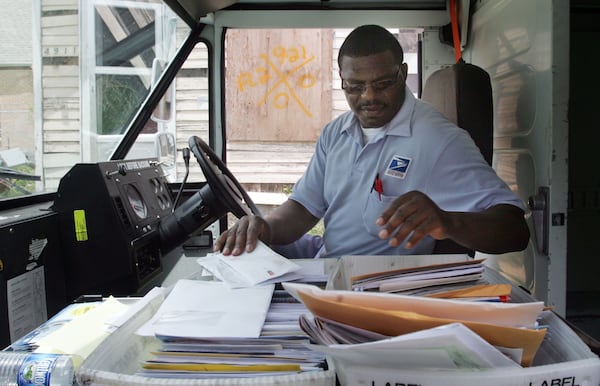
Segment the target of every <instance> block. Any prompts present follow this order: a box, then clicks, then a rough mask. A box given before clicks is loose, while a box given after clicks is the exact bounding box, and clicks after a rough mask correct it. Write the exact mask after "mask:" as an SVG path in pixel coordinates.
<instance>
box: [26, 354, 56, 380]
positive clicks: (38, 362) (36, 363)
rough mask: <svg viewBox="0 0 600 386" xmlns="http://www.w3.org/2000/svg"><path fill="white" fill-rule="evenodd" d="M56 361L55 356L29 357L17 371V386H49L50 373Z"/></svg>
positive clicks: (36, 355)
mask: <svg viewBox="0 0 600 386" xmlns="http://www.w3.org/2000/svg"><path fill="white" fill-rule="evenodd" d="M57 359H58V355H55V354H32V355H29V356H28V357H27V358H25V360H24V361H23V363H22V364H21V368H20V369H19V374H18V375H17V384H18V385H19V386H30V385H35V386H48V385H50V371H51V370H52V367H54V362H56V361H57Z"/></svg>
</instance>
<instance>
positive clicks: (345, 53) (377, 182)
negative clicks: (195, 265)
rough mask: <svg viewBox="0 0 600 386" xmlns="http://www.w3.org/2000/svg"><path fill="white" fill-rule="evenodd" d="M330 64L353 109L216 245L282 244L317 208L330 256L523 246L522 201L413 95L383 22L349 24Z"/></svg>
mask: <svg viewBox="0 0 600 386" xmlns="http://www.w3.org/2000/svg"><path fill="white" fill-rule="evenodd" d="M338 64H339V68H340V77H341V79H342V88H343V90H344V93H345V95H346V100H347V101H348V104H349V106H350V108H351V111H349V112H347V113H345V114H342V115H341V116H339V117H338V118H336V119H334V120H333V121H332V122H330V123H329V124H327V125H326V126H325V127H324V129H323V131H322V133H321V135H320V137H319V139H318V141H317V145H316V148H315V154H314V155H313V157H312V159H311V161H310V163H309V165H308V168H307V170H306V172H305V173H304V175H303V176H302V178H301V179H300V180H299V181H298V182H297V183H296V184H295V186H294V189H293V192H292V194H291V195H290V197H289V199H288V200H287V201H286V202H284V203H283V204H282V205H281V206H279V207H277V208H276V209H274V210H273V211H271V213H269V214H268V215H267V216H265V217H264V218H261V217H258V216H245V217H243V218H241V219H240V220H239V221H238V222H237V223H236V224H234V225H233V226H232V227H231V228H230V229H229V230H227V231H225V232H223V233H222V234H221V235H220V236H219V238H218V239H217V241H216V243H215V250H220V251H222V253H223V254H225V255H228V254H233V255H239V254H240V253H242V252H244V251H248V252H250V251H252V250H253V249H254V248H255V246H256V243H257V240H259V239H260V240H262V241H263V242H265V243H266V244H268V245H271V246H281V245H288V244H290V243H294V242H296V241H297V240H299V239H301V238H302V237H303V235H304V234H305V233H306V232H307V231H308V230H310V229H311V228H312V227H313V226H314V225H315V224H316V223H317V222H318V221H319V219H321V218H323V221H324V225H325V233H324V235H323V240H322V241H323V242H324V251H325V255H326V256H328V257H338V256H342V255H364V254H387V255H391V254H395V255H399V254H427V253H431V252H432V251H433V247H434V244H435V240H443V239H451V240H453V241H454V242H456V243H458V244H460V245H462V246H464V247H466V248H468V249H472V250H477V251H481V252H485V253H506V252H511V251H517V250H523V249H524V248H525V247H526V246H527V244H528V241H529V229H528V227H527V224H526V222H525V220H524V208H523V204H522V201H521V200H520V199H519V198H518V197H517V196H516V195H515V194H514V193H512V191H511V190H510V189H509V188H508V186H507V185H506V184H505V183H504V182H503V181H502V180H501V179H500V178H499V177H498V176H497V175H496V173H495V172H494V170H493V169H492V168H491V167H490V166H489V165H488V164H487V162H486V161H485V160H484V159H483V156H482V155H481V153H480V151H479V149H478V148H477V146H476V145H475V143H474V142H473V141H472V139H471V137H470V136H469V134H468V133H467V132H466V131H464V130H463V129H460V128H458V127H457V126H456V125H454V124H453V123H451V122H450V121H448V120H447V119H446V118H444V117H443V116H442V115H441V114H440V113H439V112H437V111H436V110H434V109H433V108H432V107H431V106H430V105H428V104H427V103H424V102H422V101H420V100H417V99H416V98H415V97H414V96H413V95H412V93H411V92H410V90H409V89H408V88H407V87H406V84H405V81H406V76H407V65H406V63H404V60H403V51H402V47H401V46H400V44H399V43H398V41H397V39H396V38H395V37H394V36H393V35H392V34H391V33H389V32H388V31H387V30H386V29H385V28H382V27H379V26H375V25H365V26H361V27H358V28H356V29H355V30H354V31H352V32H351V33H350V34H349V35H348V37H347V38H346V40H345V41H344V43H343V44H342V46H341V47H340V50H339V56H338ZM317 240H318V241H320V239H317ZM311 245H312V246H314V247H315V249H316V248H317V247H320V246H321V245H320V244H319V245H314V244H311ZM303 253H307V254H308V253H309V252H303ZM310 253H312V252H310ZM296 257H312V256H310V255H306V256H296Z"/></svg>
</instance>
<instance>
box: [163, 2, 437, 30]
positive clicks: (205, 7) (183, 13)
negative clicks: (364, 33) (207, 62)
mask: <svg viewBox="0 0 600 386" xmlns="http://www.w3.org/2000/svg"><path fill="white" fill-rule="evenodd" d="M164 2H165V3H166V4H167V5H168V6H169V7H171V9H173V11H175V12H176V13H177V14H178V15H179V16H180V17H181V18H182V19H183V20H184V21H185V22H186V23H187V24H189V25H190V26H192V27H193V26H195V25H196V24H197V23H198V21H199V20H200V19H201V18H203V17H205V16H206V15H207V14H209V13H212V12H215V11H218V10H221V9H231V10H261V9H264V10H278V9H297V10H318V9H323V10H327V9H347V10H352V9H393V10H402V9H406V10H443V9H446V3H447V0H371V1H370V0H320V1H319V0H294V1H292V0H289V1H285V0H164Z"/></svg>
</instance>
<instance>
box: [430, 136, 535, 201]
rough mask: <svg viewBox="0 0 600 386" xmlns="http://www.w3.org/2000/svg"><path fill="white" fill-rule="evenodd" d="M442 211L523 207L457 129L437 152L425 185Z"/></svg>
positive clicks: (473, 144) (477, 149)
mask: <svg viewBox="0 0 600 386" xmlns="http://www.w3.org/2000/svg"><path fill="white" fill-rule="evenodd" d="M426 192H427V194H428V195H429V196H430V197H431V198H432V199H433V200H434V201H435V202H436V203H437V204H438V206H439V207H440V208H442V209H444V210H449V211H482V210H485V209H488V208H490V207H492V206H494V205H499V204H510V205H514V206H517V207H519V208H521V209H525V208H524V205H523V202H522V200H521V199H520V198H519V197H518V196H517V195H516V194H515V193H514V192H513V191H512V190H511V189H510V188H509V186H508V185H507V184H506V183H505V182H504V181H503V180H502V179H501V178H500V177H499V176H498V175H497V174H496V172H495V171H494V169H493V168H492V167H491V166H490V165H489V164H488V163H487V162H486V161H485V160H484V158H483V156H482V155H481V152H480V151H479V148H478V147H477V145H475V143H474V142H473V140H472V139H471V137H470V136H469V134H468V133H467V132H463V131H459V132H458V133H457V135H455V136H454V137H453V138H452V140H450V141H448V142H447V143H446V147H445V148H444V149H443V151H441V152H440V155H439V157H438V159H437V160H436V162H435V163H434V167H433V168H432V173H431V177H430V178H429V182H428V184H427V188H426Z"/></svg>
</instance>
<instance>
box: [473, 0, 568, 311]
mask: <svg viewBox="0 0 600 386" xmlns="http://www.w3.org/2000/svg"><path fill="white" fill-rule="evenodd" d="M471 27H472V30H471V36H470V39H469V44H468V46H467V49H466V52H465V57H466V59H467V61H469V60H470V61H471V62H472V63H473V64H476V65H479V66H481V67H483V68H484V69H485V70H487V71H488V73H489V74H490V77H491V79H492V89H493V98H494V160H493V165H494V168H495V169H496V171H497V172H498V174H499V175H500V176H501V177H502V178H503V179H504V180H505V181H506V182H507V183H508V184H509V185H510V186H511V188H513V189H514V190H515V191H516V192H517V193H518V194H519V195H520V197H521V198H522V199H523V202H524V203H526V204H527V203H528V202H529V201H530V199H533V198H535V199H537V200H538V201H540V206H544V203H543V202H542V201H544V200H543V199H544V197H542V196H541V195H538V194H539V193H540V191H544V189H545V188H547V189H548V196H547V199H546V202H545V207H546V212H544V211H543V210H536V211H529V213H528V223H529V226H530V230H531V235H532V238H531V242H530V245H529V247H528V248H527V249H526V250H525V251H524V252H521V253H512V254H506V255H499V256H488V263H489V264H491V265H493V266H495V267H497V268H498V269H499V270H500V271H501V272H503V274H505V275H506V276H508V277H510V278H511V279H513V280H515V281H516V282H518V283H520V284H521V285H522V286H523V287H525V288H527V289H528V290H530V291H531V292H533V294H534V296H535V297H536V298H538V299H541V300H545V301H546V302H547V304H548V305H552V306H554V307H555V310H556V311H557V312H558V313H559V314H561V315H564V314H565V307H566V295H565V294H566V248H567V246H566V234H567V224H566V211H567V177H568V176H567V140H566V139H567V132H568V125H567V107H568V91H569V84H568V76H569V72H568V71H569V69H568V36H569V35H568V31H569V4H568V2H564V1H547V0H535V1H533V0H532V1H522V0H502V1H497V0H482V1H477V2H476V4H475V13H474V15H473V19H472V22H471ZM540 189H541V190H540ZM536 218H537V219H539V220H540V221H537V219H536Z"/></svg>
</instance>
